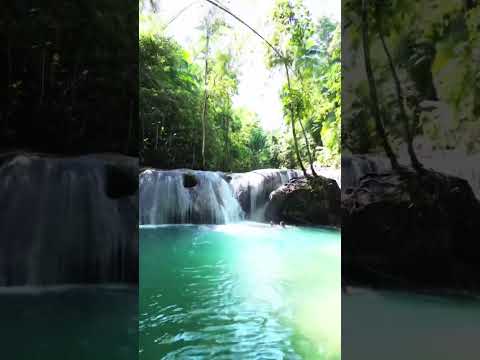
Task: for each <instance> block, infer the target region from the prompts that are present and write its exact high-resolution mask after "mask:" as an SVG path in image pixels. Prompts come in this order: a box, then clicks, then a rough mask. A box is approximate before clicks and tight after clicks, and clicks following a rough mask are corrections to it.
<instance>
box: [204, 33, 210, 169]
mask: <svg viewBox="0 0 480 360" xmlns="http://www.w3.org/2000/svg"><path fill="white" fill-rule="evenodd" d="M205 31H206V45H205V79H204V86H205V89H204V96H203V112H202V170H205V168H206V161H205V140H206V130H207V129H206V128H207V126H206V121H207V106H208V104H207V103H208V90H207V87H208V54H209V46H210V30H209V24H206V30H205Z"/></svg>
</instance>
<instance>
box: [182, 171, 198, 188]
mask: <svg viewBox="0 0 480 360" xmlns="http://www.w3.org/2000/svg"><path fill="white" fill-rule="evenodd" d="M197 184H198V181H197V178H196V177H195V175H194V174H183V186H184V187H186V188H193V187H195V186H197Z"/></svg>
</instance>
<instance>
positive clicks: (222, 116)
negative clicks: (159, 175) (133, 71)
mask: <svg viewBox="0 0 480 360" xmlns="http://www.w3.org/2000/svg"><path fill="white" fill-rule="evenodd" d="M139 43H140V100H141V101H140V120H141V124H142V126H143V128H142V134H143V147H142V149H143V153H142V154H141V155H142V156H141V161H142V163H143V164H145V165H150V166H156V167H159V168H179V167H180V168H181V167H188V168H193V169H198V168H200V167H201V138H202V130H201V129H202V105H203V101H204V97H203V91H204V83H205V82H204V80H205V79H204V77H203V75H204V72H203V70H204V69H202V63H203V62H202V61H203V60H204V59H201V60H202V61H201V62H199V63H193V62H192V60H191V56H190V54H189V53H188V52H187V51H186V50H185V49H183V48H182V47H180V46H179V45H178V44H177V43H176V42H175V41H173V40H172V39H169V38H167V37H165V36H163V35H161V34H154V33H151V32H145V33H142V34H141V35H140V41H139ZM207 76H208V82H207V84H208V85H207V86H208V113H207V118H206V159H207V164H206V165H207V169H212V170H224V171H249V170H252V169H254V168H259V167H270V166H272V164H275V165H276V163H274V162H272V161H271V157H272V156H271V152H270V140H269V137H268V136H267V134H266V133H265V131H264V130H263V129H262V127H261V126H260V121H259V119H258V118H257V116H256V114H253V113H251V112H249V111H247V110H246V109H235V108H233V105H232V98H233V96H234V95H235V94H236V93H237V89H238V73H237V70H236V67H235V64H234V60H233V56H232V54H231V53H230V52H224V51H220V50H218V51H216V52H214V53H213V54H210V56H209V71H208V74H207Z"/></svg>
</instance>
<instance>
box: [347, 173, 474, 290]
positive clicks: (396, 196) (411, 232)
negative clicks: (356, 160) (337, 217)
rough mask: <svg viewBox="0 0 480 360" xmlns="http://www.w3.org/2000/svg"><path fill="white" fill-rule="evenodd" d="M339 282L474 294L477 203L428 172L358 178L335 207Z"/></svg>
mask: <svg viewBox="0 0 480 360" xmlns="http://www.w3.org/2000/svg"><path fill="white" fill-rule="evenodd" d="M342 211H343V224H342V225H343V227H342V235H343V236H342V239H343V240H342V274H344V275H345V276H346V278H347V279H349V281H351V282H360V283H362V284H368V285H372V286H382V287H405V288H445V287H447V288H455V287H461V288H480V275H479V274H480V265H479V264H480V262H479V261H478V256H479V255H478V254H479V253H480V241H479V240H478V221H479V219H480V203H479V202H478V200H477V199H476V198H475V195H474V193H473V191H472V189H471V187H470V185H469V184H468V182H467V181H466V180H463V179H460V178H458V177H455V176H450V175H445V174H442V173H439V172H435V171H424V172H422V173H420V174H418V173H416V172H413V171H410V170H406V171H402V172H401V173H398V172H385V173H383V174H369V175H366V176H364V177H363V178H362V179H361V180H360V183H359V185H358V186H357V187H355V188H353V189H351V190H350V191H349V192H348V193H345V194H344V196H343V199H342Z"/></svg>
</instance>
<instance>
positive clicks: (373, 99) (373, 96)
mask: <svg viewBox="0 0 480 360" xmlns="http://www.w3.org/2000/svg"><path fill="white" fill-rule="evenodd" d="M362 40H363V41H362V42H363V56H364V60H365V72H366V73H367V79H368V88H369V91H370V104H371V110H372V113H373V117H374V119H375V128H376V131H377V134H378V136H379V137H380V139H381V140H382V145H383V148H384V150H385V153H386V154H387V156H388V159H389V160H390V163H391V165H392V169H394V170H399V169H400V166H399V164H398V161H397V157H396V156H395V153H394V152H393V150H392V147H391V146H390V142H389V141H388V138H387V134H386V132H385V128H384V126H383V122H382V117H381V115H380V107H379V105H378V96H377V88H376V85H375V78H374V77H373V72H372V64H371V62H370V48H369V38H368V0H363V3H362Z"/></svg>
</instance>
